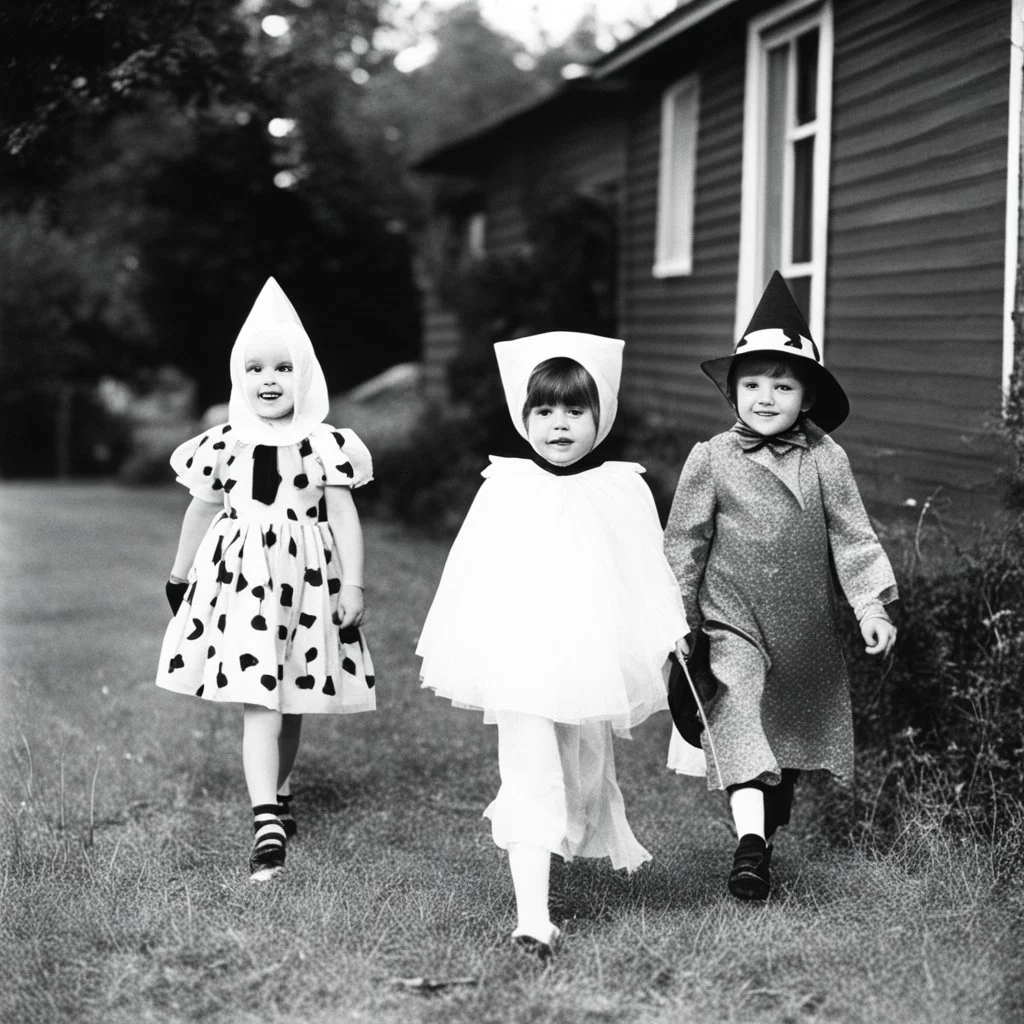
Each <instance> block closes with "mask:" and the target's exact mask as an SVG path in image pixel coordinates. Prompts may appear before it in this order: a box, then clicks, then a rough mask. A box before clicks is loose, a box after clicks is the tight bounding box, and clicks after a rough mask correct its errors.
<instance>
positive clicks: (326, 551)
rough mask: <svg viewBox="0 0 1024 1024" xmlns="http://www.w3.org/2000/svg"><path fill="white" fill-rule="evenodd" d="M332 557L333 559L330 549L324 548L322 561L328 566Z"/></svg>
mask: <svg viewBox="0 0 1024 1024" xmlns="http://www.w3.org/2000/svg"><path fill="white" fill-rule="evenodd" d="M333 557H334V555H333V554H332V553H331V549H330V548H324V561H325V562H326V563H327V564H328V565H330V564H331V559H332V558H333Z"/></svg>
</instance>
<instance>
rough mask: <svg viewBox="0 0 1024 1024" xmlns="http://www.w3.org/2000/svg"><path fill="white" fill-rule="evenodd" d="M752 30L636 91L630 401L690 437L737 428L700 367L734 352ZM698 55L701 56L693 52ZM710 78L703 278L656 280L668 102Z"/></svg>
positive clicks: (627, 255) (701, 166) (700, 164)
mask: <svg viewBox="0 0 1024 1024" xmlns="http://www.w3.org/2000/svg"><path fill="white" fill-rule="evenodd" d="M745 43H746V37H745V28H744V26H743V24H742V23H740V22H737V23H736V27H735V28H734V30H733V31H732V32H731V33H730V34H728V35H727V36H725V37H723V38H720V39H719V40H718V41H717V44H716V45H715V46H713V47H710V48H707V49H701V50H699V51H698V54H697V56H695V57H687V56H686V55H685V54H681V55H680V57H679V59H670V60H669V61H667V62H666V63H669V64H670V65H671V67H665V68H664V69H663V70H662V71H661V73H660V74H653V75H650V76H649V77H648V79H647V81H646V82H644V83H639V82H638V83H636V84H635V86H634V88H635V100H634V105H633V111H632V114H631V117H630V137H629V145H628V161H629V163H628V174H627V187H626V218H627V226H626V231H625V234H624V238H625V240H624V244H623V247H622V258H621V266H622V271H621V272H622V290H623V298H622V336H623V337H624V338H625V339H626V353H625V367H624V373H623V401H624V403H625V404H627V405H628V406H630V407H633V408H637V409H643V410H646V411H648V412H652V413H654V414H656V415H658V416H660V417H663V418H664V419H665V421H666V422H667V423H668V424H670V425H671V426H673V427H676V428H677V429H679V431H680V433H681V434H683V435H684V436H686V437H687V438H688V439H692V440H697V439H700V438H706V437H708V436H709V435H710V434H712V433H715V432H717V431H718V430H721V429H722V428H723V426H726V425H728V423H729V422H730V413H729V408H728V406H727V405H726V403H725V401H724V400H723V399H722V398H721V396H720V395H719V394H718V391H717V390H716V389H715V387H714V385H712V384H711V383H710V381H708V379H707V378H706V377H705V376H704V375H703V373H701V371H700V363H701V361H702V360H704V359H709V358H711V357H712V356H716V355H721V354H723V353H727V352H729V351H731V349H732V342H733V338H732V333H733V320H734V315H735V295H736V267H737V256H738V246H739V215H740V182H741V174H742V152H743V149H742V143H743V117H742V111H743V77H744V62H745V56H744V54H745ZM691 52H692V51H691ZM694 71H695V72H697V74H698V75H699V78H700V114H699V125H698V137H697V169H696V191H695V196H696V199H695V208H694V243H693V272H692V274H690V275H689V276H686V277H669V278H663V279H658V278H655V277H654V276H653V273H652V267H653V265H654V246H655V227H656V218H657V200H658V163H659V154H660V134H661V97H662V93H663V92H664V90H665V89H666V88H668V87H669V86H670V85H672V84H673V82H674V81H677V80H678V79H679V78H682V77H683V76H684V75H686V74H689V73H691V72H694Z"/></svg>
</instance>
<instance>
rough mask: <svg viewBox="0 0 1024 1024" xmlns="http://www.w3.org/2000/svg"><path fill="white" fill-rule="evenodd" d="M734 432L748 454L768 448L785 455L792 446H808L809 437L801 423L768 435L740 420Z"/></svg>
mask: <svg viewBox="0 0 1024 1024" xmlns="http://www.w3.org/2000/svg"><path fill="white" fill-rule="evenodd" d="M732 432H733V433H734V434H736V435H737V436H738V437H739V439H740V447H741V448H742V449H743V450H744V451H745V452H747V454H751V453H753V452H756V451H760V450H761V449H762V448H767V449H769V450H770V451H771V453H772V454H773V455H785V454H786V452H788V451H789V450H790V448H806V447H807V438H806V437H805V436H804V432H803V431H802V430H801V429H800V426H799V425H796V426H792V427H790V428H789V430H784V431H783V432H782V433H781V434H772V435H771V436H768V437H766V436H765V435H764V434H759V433H758V432H757V431H756V430H751V428H750V427H748V426H747V425H746V423H743V422H739V423H737V424H736V425H735V426H734V427H733V428H732Z"/></svg>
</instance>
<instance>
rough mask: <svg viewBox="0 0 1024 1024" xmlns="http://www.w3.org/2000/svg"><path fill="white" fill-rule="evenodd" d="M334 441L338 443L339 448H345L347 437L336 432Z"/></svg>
mask: <svg viewBox="0 0 1024 1024" xmlns="http://www.w3.org/2000/svg"><path fill="white" fill-rule="evenodd" d="M334 440H335V441H337V442H338V447H339V448H344V447H345V435H344V434H342V433H340V432H339V431H337V430H336V431H335V432H334Z"/></svg>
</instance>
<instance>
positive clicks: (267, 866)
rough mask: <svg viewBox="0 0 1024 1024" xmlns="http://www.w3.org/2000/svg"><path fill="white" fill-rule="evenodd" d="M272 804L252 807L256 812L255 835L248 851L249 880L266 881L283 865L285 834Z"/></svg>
mask: <svg viewBox="0 0 1024 1024" xmlns="http://www.w3.org/2000/svg"><path fill="white" fill-rule="evenodd" d="M271 808H272V809H273V810H274V811H276V810H277V808H276V806H275V805H274V804H267V805H265V806H264V807H257V808H253V809H254V810H255V811H256V812H257V813H258V814H259V817H258V818H257V820H256V822H255V823H254V827H255V831H256V836H255V838H254V839H253V844H252V850H251V851H250V853H249V881H250V882H268V881H270V879H271V878H273V877H274V875H276V874H277V873H278V872H279V871H280V870H281V868H283V867H284V857H285V834H284V827H283V826H282V825H281V822H280V820H279V819H278V817H277V816H276V814H274V815H273V816H271V814H270V813H269V812H270V810H271Z"/></svg>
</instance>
